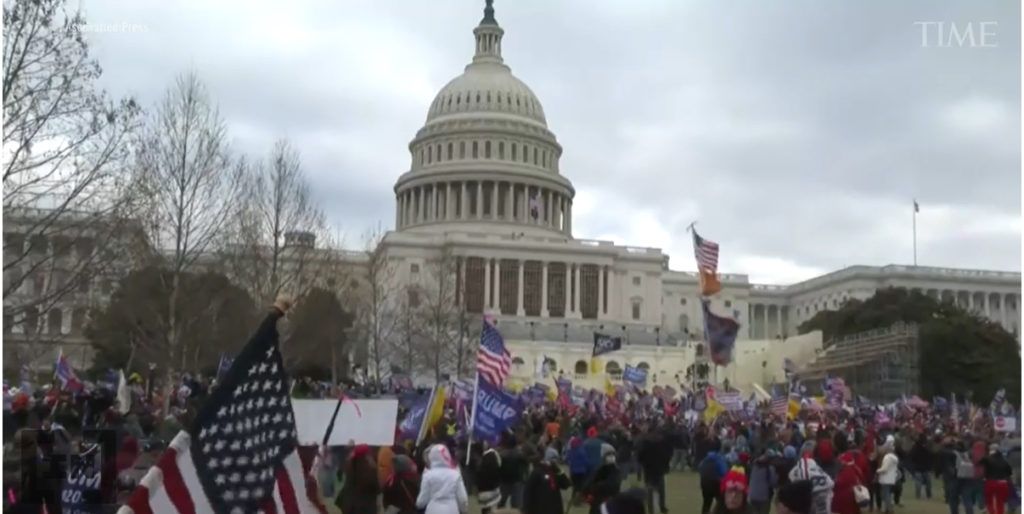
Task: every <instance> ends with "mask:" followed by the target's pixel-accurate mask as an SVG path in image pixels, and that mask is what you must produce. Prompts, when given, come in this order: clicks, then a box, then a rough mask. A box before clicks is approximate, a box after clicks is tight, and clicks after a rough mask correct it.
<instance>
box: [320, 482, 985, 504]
mask: <svg viewBox="0 0 1024 514" xmlns="http://www.w3.org/2000/svg"><path fill="white" fill-rule="evenodd" d="M698 482H699V481H698V478H697V474H696V473H692V472H686V473H672V474H670V475H669V476H668V477H667V478H666V480H665V495H666V496H667V497H668V502H667V503H668V509H669V512H671V513H672V514H700V504H701V496H700V487H699V483H698ZM641 485H642V484H640V483H639V482H637V480H636V475H634V476H632V477H630V478H629V479H627V480H626V482H625V483H623V489H624V490H625V489H628V488H630V487H637V486H641ZM932 488H933V490H932V499H931V500H924V499H922V500H915V499H914V485H913V483H912V482H907V483H906V484H904V486H903V497H902V498H901V502H902V503H903V507H902V508H901V507H896V512H897V514H946V513H948V512H949V509H948V508H946V505H945V503H943V501H942V484H941V483H937V482H935V481H932ZM567 497H568V496H567ZM333 501H334V500H333V498H332V499H329V500H325V503H327V504H328V505H329V506H330V508H331V509H335V508H334V504H333ZM469 505H470V509H469V511H470V513H471V514H478V513H479V512H480V509H479V508H477V506H476V498H473V497H471V498H470V502H469ZM655 508H657V507H655ZM331 512H333V513H336V512H338V510H337V509H335V510H332V511H331ZM570 512H574V513H577V514H585V513H586V512H587V506H586V505H584V506H579V507H573V508H572V509H571V510H570ZM773 512H774V509H773ZM975 512H979V511H977V510H976V511H975ZM648 514H656V513H648Z"/></svg>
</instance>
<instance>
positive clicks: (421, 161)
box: [381, 2, 1021, 382]
mask: <svg viewBox="0 0 1024 514" xmlns="http://www.w3.org/2000/svg"><path fill="white" fill-rule="evenodd" d="M488 3H489V2H488ZM473 35H474V36H475V46H474V48H473V57H472V61H471V62H470V63H469V64H468V65H467V66H466V68H465V70H464V71H463V73H462V74H460V75H458V76H457V77H455V78H454V79H452V80H451V81H450V82H448V84H447V85H445V86H444V87H443V88H442V89H441V90H440V92H438V93H437V95H436V97H435V98H434V100H433V102H431V104H430V105H429V107H428V109H427V117H426V122H425V124H424V125H423V127H422V128H421V129H420V130H419V131H418V132H417V133H416V135H415V137H413V139H412V141H411V142H410V143H409V152H410V154H411V163H410V168H409V170H408V171H407V172H405V173H403V174H402V175H401V176H399V177H398V180H397V181H396V183H395V186H394V192H395V230H394V231H393V232H390V233H388V234H387V236H386V237H385V238H384V240H383V241H382V243H381V244H382V250H384V251H386V252H387V254H388V255H389V256H390V257H393V258H394V259H396V260H397V262H400V263H401V264H400V266H401V267H400V272H399V273H398V274H397V277H398V280H401V281H404V282H405V283H407V284H415V283H419V282H423V281H429V280H430V279H429V278H425V277H423V276H422V275H424V271H423V270H424V269H426V268H427V267H428V265H429V262H430V261H431V260H432V259H439V258H440V256H441V255H442V254H444V255H446V256H448V257H450V258H452V259H454V261H455V265H454V269H455V270H456V271H455V273H457V277H456V282H457V287H456V298H455V299H454V300H455V302H456V303H457V304H458V305H460V306H461V307H462V308H464V309H465V311H467V312H470V313H481V312H490V313H493V314H494V315H495V316H496V317H497V319H498V320H499V326H500V328H501V330H502V332H503V333H504V335H505V338H506V340H508V341H510V342H511V344H510V346H511V347H512V353H513V356H514V357H516V362H517V364H518V366H517V368H518V369H517V374H519V375H521V376H523V377H528V376H530V375H531V374H532V373H533V371H534V369H535V364H534V363H535V362H537V361H538V360H540V359H545V358H546V359H549V360H550V361H554V362H553V366H554V367H555V368H556V369H558V370H560V371H563V372H565V373H570V374H575V375H576V376H577V378H583V377H585V376H587V375H589V374H593V372H594V371H595V370H592V369H589V366H592V362H591V360H590V359H589V355H590V348H591V346H590V345H591V341H592V337H593V333H594V332H595V331H599V332H603V333H607V334H609V335H613V336H621V337H623V339H624V341H625V344H626V346H624V349H623V351H621V352H616V353H615V354H612V355H609V356H608V357H609V358H607V359H602V360H601V365H602V366H605V367H606V371H608V372H610V373H611V374H617V372H618V371H619V370H621V368H622V367H623V366H625V365H626V364H630V365H644V366H646V367H649V368H651V369H652V370H654V372H655V376H675V375H676V374H679V373H681V372H682V370H683V369H685V367H686V366H688V365H689V364H690V363H692V362H694V360H695V359H698V358H699V357H700V353H701V350H702V349H701V348H700V344H699V341H700V340H701V339H702V333H701V332H702V329H701V326H702V318H701V306H700V298H699V294H698V277H697V275H696V273H693V272H685V271H675V270H672V269H671V268H670V266H669V258H668V256H667V255H666V254H665V253H663V252H662V250H661V249H658V248H638V247H633V246H622V245H618V244H615V243H613V242H610V241H594V240H584V239H577V238H574V237H573V221H574V220H573V201H574V197H575V189H574V187H573V184H572V181H571V180H570V179H569V177H571V176H572V174H573V170H563V169H562V167H561V165H560V158H561V155H562V146H561V145H560V144H559V143H558V139H557V138H556V136H555V134H554V132H552V131H551V129H549V127H548V122H547V119H546V117H545V115H544V108H543V106H542V104H541V101H540V100H539V99H538V98H537V96H536V95H535V94H534V93H533V91H532V90H531V89H530V88H529V87H528V86H527V85H526V84H525V83H524V82H523V81H522V80H520V79H519V78H517V77H516V76H515V75H513V74H512V71H511V69H510V68H509V66H508V64H506V63H505V61H504V59H503V58H502V44H503V36H504V35H505V31H504V30H503V29H502V28H501V26H500V25H499V23H498V21H497V20H496V18H495V15H494V10H493V8H492V7H491V6H490V5H488V7H487V8H486V9H485V11H484V17H483V19H482V20H480V23H479V24H478V25H477V27H476V28H475V29H473ZM467 46H468V45H467ZM680 237H689V236H688V235H687V234H680ZM448 257H446V258H448ZM720 279H721V281H722V285H723V288H722V291H721V292H720V293H719V294H717V295H716V296H715V297H714V298H713V300H712V310H713V311H716V312H718V313H720V314H725V315H733V316H735V317H736V319H737V320H738V321H739V322H740V324H741V325H742V333H741V335H740V339H741V341H739V342H738V344H737V351H736V364H735V366H731V367H730V368H732V371H733V373H732V374H736V373H738V374H739V375H743V374H745V372H744V369H746V368H750V369H749V371H750V372H751V373H753V374H754V375H757V376H756V377H753V378H751V380H755V379H756V380H757V381H761V379H762V377H761V375H760V374H761V373H769V374H780V375H781V362H782V359H783V358H785V357H790V358H793V359H794V360H797V361H798V362H802V363H806V362H808V361H810V360H811V359H813V358H814V355H815V353H816V351H817V350H818V349H820V348H821V344H822V342H821V338H820V335H817V336H814V335H810V336H800V337H794V336H795V335H796V333H797V326H798V325H799V324H800V323H802V322H804V321H806V320H808V319H810V318H811V317H812V316H814V315H815V314H816V313H818V312H821V311H823V310H828V309H836V308H838V307H839V306H840V305H842V303H843V302H844V301H846V300H847V299H851V298H858V299H865V298H868V297H870V296H872V294H873V293H874V292H875V291H876V290H878V289H880V288H885V287H890V286H895V287H905V288H909V289H918V290H921V291H923V292H925V293H927V294H929V295H931V296H934V297H937V298H942V299H948V300H950V301H953V302H956V303H957V304H958V305H961V306H964V307H968V308H970V309H974V310H976V311H978V312H979V313H982V314H984V315H985V316H987V317H989V318H991V319H992V320H994V321H996V322H998V323H1000V324H1002V325H1003V326H1004V327H1005V328H1006V329H1007V330H1008V331H1011V332H1012V333H1014V334H1015V335H1016V334H1017V333H1018V331H1019V323H1020V311H1019V305H1020V298H1021V297H1020V293H1021V276H1020V273H1016V272H1001V271H981V270H966V269H947V268H929V267H918V266H904V265H890V266H883V267H874V266H851V267H848V268H845V269H842V270H838V271H835V272H832V273H829V274H826V275H823V276H820V277H817V278H813V279H810V280H806V281H804V282H800V283H796V284H792V285H788V286H775V285H761V284H754V283H751V282H750V280H749V279H748V277H747V276H746V275H742V274H730V273H724V274H720ZM762 370H767V371H762ZM776 370H777V371H776ZM596 371H598V372H601V371H604V370H596ZM737 378H741V377H737ZM763 378H764V379H766V380H767V379H770V378H773V377H767V376H766V377H763ZM524 379H525V378H524ZM734 382H735V380H734Z"/></svg>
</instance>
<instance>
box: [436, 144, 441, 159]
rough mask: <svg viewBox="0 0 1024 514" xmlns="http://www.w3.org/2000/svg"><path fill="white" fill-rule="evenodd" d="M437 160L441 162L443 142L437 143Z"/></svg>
mask: <svg viewBox="0 0 1024 514" xmlns="http://www.w3.org/2000/svg"><path fill="white" fill-rule="evenodd" d="M437 162H441V143H438V144H437Z"/></svg>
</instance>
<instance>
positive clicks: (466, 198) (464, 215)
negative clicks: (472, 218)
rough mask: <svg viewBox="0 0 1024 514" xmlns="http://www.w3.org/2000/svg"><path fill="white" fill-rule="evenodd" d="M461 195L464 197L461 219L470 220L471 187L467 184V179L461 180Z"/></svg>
mask: <svg viewBox="0 0 1024 514" xmlns="http://www.w3.org/2000/svg"><path fill="white" fill-rule="evenodd" d="M459 196H461V197H462V210H460V211H459V219H461V220H468V219H469V213H468V212H467V209H469V187H467V185H466V181H462V182H459Z"/></svg>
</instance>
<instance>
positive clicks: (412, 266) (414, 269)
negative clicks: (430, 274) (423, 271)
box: [409, 262, 420, 273]
mask: <svg viewBox="0 0 1024 514" xmlns="http://www.w3.org/2000/svg"><path fill="white" fill-rule="evenodd" d="M419 272H420V265H419V264H416V263H415V262H414V263H412V264H410V265H409V273H419Z"/></svg>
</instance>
